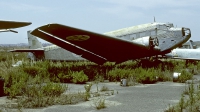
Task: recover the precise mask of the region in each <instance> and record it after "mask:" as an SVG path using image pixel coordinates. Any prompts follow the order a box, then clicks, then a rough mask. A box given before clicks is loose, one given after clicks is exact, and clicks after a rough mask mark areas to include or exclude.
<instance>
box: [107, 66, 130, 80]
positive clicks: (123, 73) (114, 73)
mask: <svg viewBox="0 0 200 112" xmlns="http://www.w3.org/2000/svg"><path fill="white" fill-rule="evenodd" d="M132 72H133V70H131V69H118V68H115V69H112V70H110V71H109V72H108V79H109V81H120V80H121V79H122V78H128V77H129V76H130V75H131V74H132Z"/></svg>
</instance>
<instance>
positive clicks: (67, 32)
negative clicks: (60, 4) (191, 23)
mask: <svg viewBox="0 0 200 112" xmlns="http://www.w3.org/2000/svg"><path fill="white" fill-rule="evenodd" d="M31 34H32V35H35V36H37V37H39V38H42V39H44V40H46V41H48V42H51V43H53V44H55V45H57V46H60V47H62V48H64V49H66V50H68V51H70V52H73V53H75V54H78V55H80V56H82V57H83V58H85V59H87V60H90V61H93V62H95V63H97V64H103V63H105V62H107V61H110V62H116V63H121V62H124V61H127V60H134V59H140V58H144V57H151V56H155V55H164V54H166V53H169V52H170V51H171V50H172V49H174V48H176V47H178V46H180V45H182V44H183V43H185V42H186V41H187V40H188V39H189V38H190V37H191V32H190V29H189V28H185V27H180V28H175V27H174V26H173V24H172V23H157V22H153V23H148V24H142V25H138V26H133V27H128V28H123V29H119V30H116V31H111V32H108V33H105V34H98V33H95V32H90V31H86V30H82V29H78V28H73V27H69V26H65V25H61V24H57V23H52V24H47V25H44V26H41V27H38V28H36V29H35V30H33V31H32V32H31Z"/></svg>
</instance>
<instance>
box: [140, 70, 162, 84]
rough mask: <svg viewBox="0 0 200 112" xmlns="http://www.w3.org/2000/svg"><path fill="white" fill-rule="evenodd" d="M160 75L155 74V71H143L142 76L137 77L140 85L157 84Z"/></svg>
mask: <svg viewBox="0 0 200 112" xmlns="http://www.w3.org/2000/svg"><path fill="white" fill-rule="evenodd" d="M157 77H158V74H156V73H155V71H154V69H147V70H145V69H143V70H142V71H141V72H140V74H139V75H138V76H137V77H136V80H137V82H139V83H145V84H146V83H155V82H156V81H157Z"/></svg>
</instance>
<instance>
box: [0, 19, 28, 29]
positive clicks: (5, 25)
mask: <svg viewBox="0 0 200 112" xmlns="http://www.w3.org/2000/svg"><path fill="white" fill-rule="evenodd" d="M30 24H32V23H31V22H19V21H4V20H0V29H11V28H19V27H23V26H27V25H30Z"/></svg>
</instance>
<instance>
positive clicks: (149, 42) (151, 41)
mask: <svg viewBox="0 0 200 112" xmlns="http://www.w3.org/2000/svg"><path fill="white" fill-rule="evenodd" d="M133 41H134V42H136V43H140V44H141V45H144V46H145V47H147V48H149V49H152V48H154V47H155V46H158V45H159V41H158V38H157V37H155V38H152V37H150V36H146V37H141V38H137V39H135V40H133Z"/></svg>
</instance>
